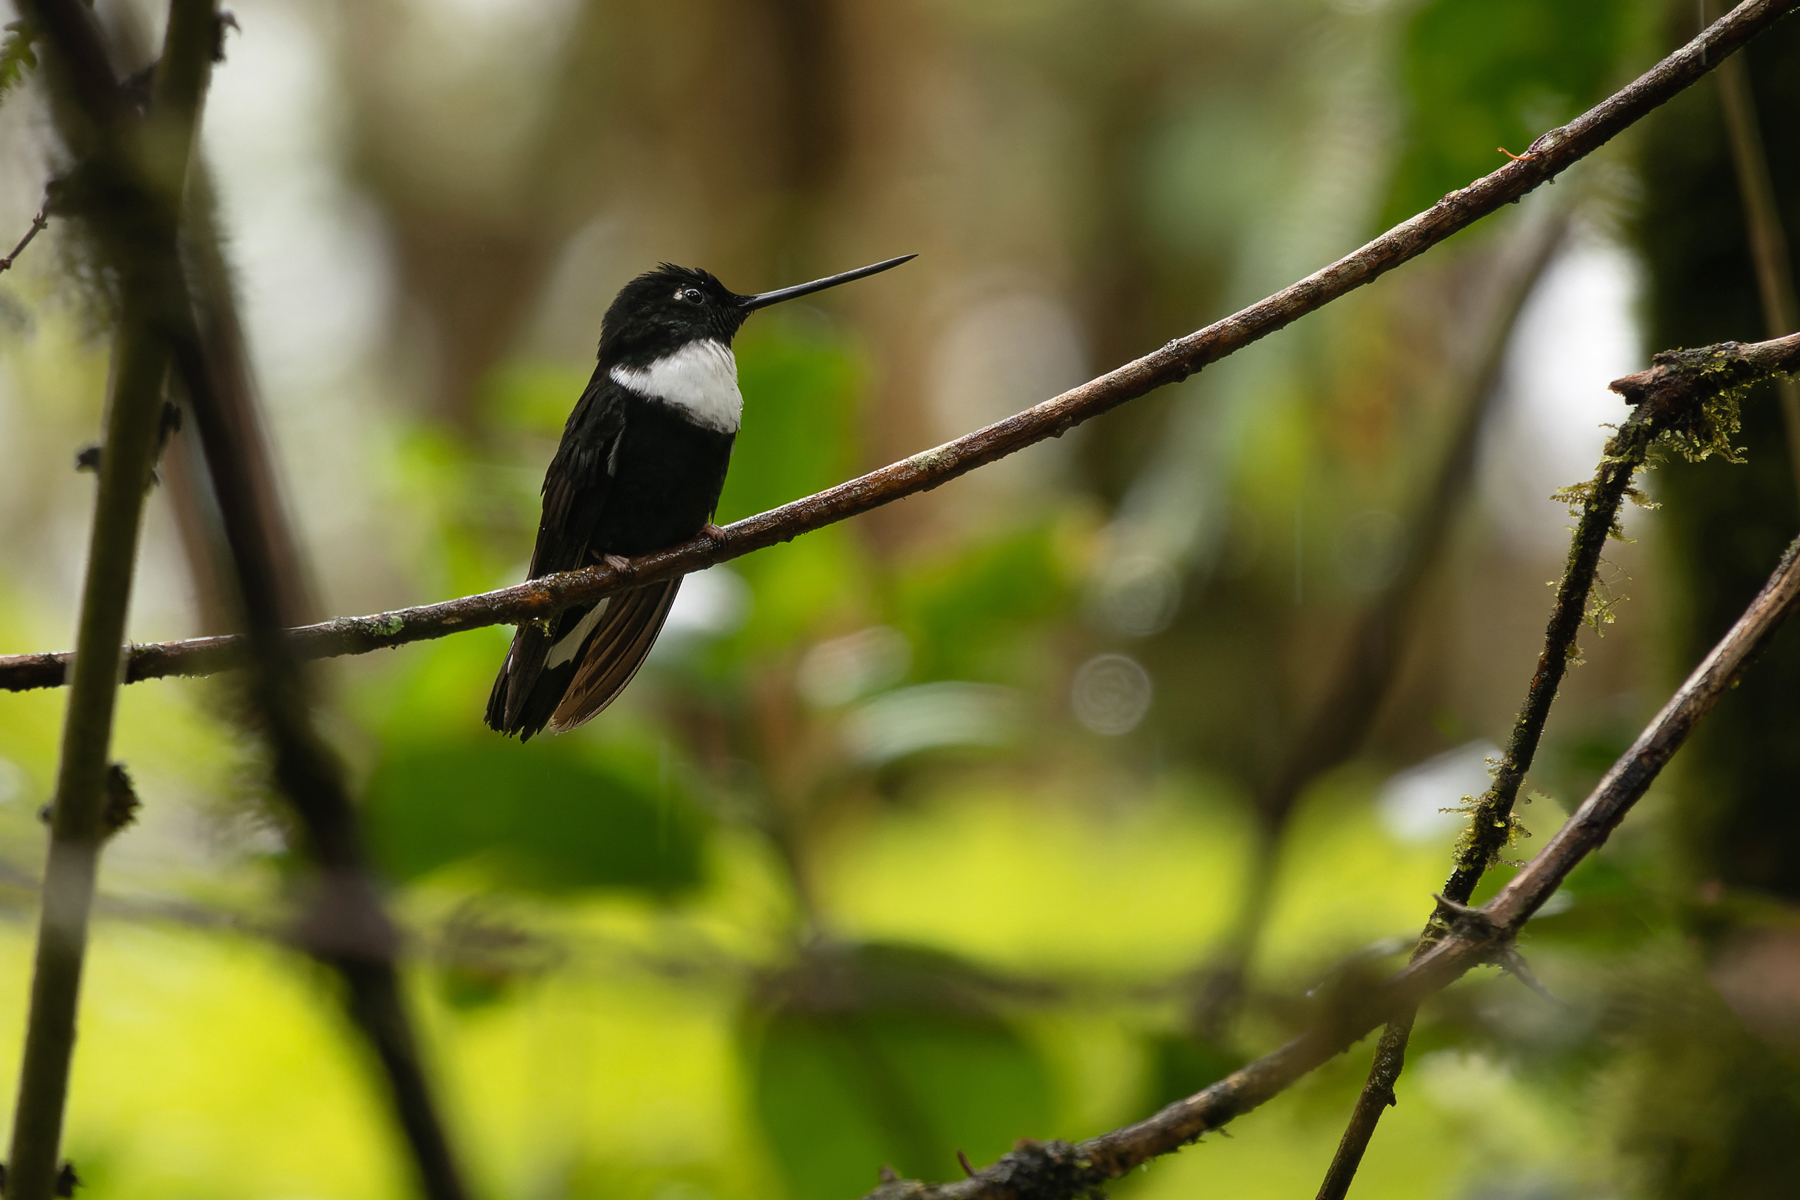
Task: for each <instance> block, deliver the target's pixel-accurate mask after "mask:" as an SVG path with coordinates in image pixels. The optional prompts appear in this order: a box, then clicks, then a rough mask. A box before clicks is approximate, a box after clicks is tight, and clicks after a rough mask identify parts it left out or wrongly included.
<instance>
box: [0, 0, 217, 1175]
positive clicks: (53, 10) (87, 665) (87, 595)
mask: <svg viewBox="0 0 1800 1200" xmlns="http://www.w3.org/2000/svg"><path fill="white" fill-rule="evenodd" d="M21 9H22V15H23V16H25V17H26V18H27V19H35V22H36V23H37V24H38V25H39V27H40V28H41V29H42V30H43V31H44V33H45V41H46V43H47V47H46V49H47V51H48V52H49V55H50V58H51V64H52V69H53V70H54V71H55V72H56V73H57V82H58V84H59V85H60V86H59V88H58V94H57V96H56V100H57V108H58V111H57V116H58V121H59V124H60V125H62V127H63V129H64V132H65V135H68V140H69V141H70V142H71V144H72V145H78V146H81V147H83V149H85V150H86V151H87V152H88V154H89V155H91V160H90V161H91V162H92V163H94V164H95V165H96V166H97V169H98V170H100V171H101V172H102V173H109V174H111V175H112V177H113V178H114V179H118V178H121V177H129V176H130V175H132V174H133V173H134V170H133V169H134V168H136V170H137V171H139V172H141V173H142V175H143V176H145V177H148V178H149V179H150V180H153V181H154V183H153V184H152V185H150V188H149V190H144V189H133V191H134V192H135V194H133V195H131V196H130V197H129V198H125V199H108V200H106V201H101V202H98V203H97V207H96V209H95V211H92V212H89V213H86V214H84V215H86V216H88V217H89V218H90V220H92V221H93V223H94V224H95V226H96V227H97V228H98V227H100V226H103V225H105V224H106V223H107V221H108V219H109V218H118V221H117V224H118V225H119V227H120V228H121V229H124V228H136V229H139V230H141V231H143V232H146V233H148V234H150V235H151V236H155V235H157V234H161V235H163V236H166V237H167V238H169V239H171V240H172V239H173V237H174V232H175V225H176V220H177V214H178V213H179V211H180V198H181V183H182V179H183V177H184V175H185V174H186V171H187V162H188V156H189V151H190V148H191V146H192V144H193V135H194V126H195V122H196V119H197V113H198V109H199V104H200V97H201V96H202V94H203V93H204V92H205V89H206V83H207V75H208V69H209V66H210V63H211V59H212V50H213V44H214V38H215V35H216V24H215V21H214V17H213V9H212V3H211V0H174V3H173V4H172V5H171V10H170V16H169V25H168V30H167V33H166V37H165V41H164V45H163V56H162V61H161V63H160V64H159V65H158V67H157V71H156V78H155V83H154V102H155V107H156V112H157V116H156V118H155V120H154V121H153V122H150V123H146V124H134V125H128V124H126V123H125V122H123V121H115V122H112V123H110V124H109V125H103V126H97V125H95V124H92V123H88V122H86V121H83V120H82V119H81V118H80V117H78V116H77V108H76V104H75V103H71V99H70V96H71V94H73V95H74V96H76V97H79V101H78V103H80V104H83V105H90V104H91V106H92V107H93V108H95V109H100V110H104V111H107V112H109V113H112V114H113V115H117V113H118V111H119V108H118V101H117V96H116V86H115V85H114V84H113V82H112V79H111V70H110V68H109V67H106V66H105V63H104V57H103V56H98V57H97V56H95V55H94V54H92V53H91V52H90V50H91V48H92V47H93V46H95V45H97V44H98V43H97V41H95V40H94V39H92V38H91V36H84V35H87V34H88V33H89V31H90V30H91V21H92V17H91V14H89V13H87V12H86V11H85V10H83V9H81V8H80V7H79V6H78V5H74V4H72V3H70V2H69V0H39V2H38V3H28V4H23V5H21ZM102 71H103V72H104V77H102V75H101V74H99V72H102ZM96 135H97V136H96ZM100 204H104V205H109V206H116V207H117V211H112V209H111V208H110V207H109V208H108V209H107V210H106V211H101V210H100V208H99V207H98V205H100ZM127 210H129V211H127ZM132 217H135V218H136V222H137V224H136V225H135V226H133V225H132V224H131V221H130V218H132ZM100 233H101V236H102V237H103V238H104V237H107V236H108V234H109V231H107V230H104V229H102V230H100ZM111 236H112V243H113V245H114V246H124V245H125V244H126V243H125V239H124V238H122V237H120V236H119V235H117V234H116V233H114V234H112V235H111ZM119 265H120V276H121V279H122V289H123V298H122V303H121V313H120V324H119V333H118V339H117V342H116V351H115V353H116V359H115V363H114V368H115V372H114V378H113V388H112V393H111V395H110V396H109V397H108V401H109V404H108V412H107V421H106V438H105V441H104V443H103V448H102V452H101V458H100V467H99V472H98V474H99V488H98V495H97V497H96V500H95V508H94V527H93V534H92V536H91V538H90V541H89V546H88V567H87V578H86V581H85V582H84V584H83V586H82V597H81V615H80V619H79V628H78V632H77V636H76V650H75V664H74V668H73V683H72V686H71V688H70V692H69V707H68V715H67V717H66V718H65V721H64V725H63V743H62V759H61V762H60V763H59V765H58V768H57V781H56V795H55V799H54V803H53V806H52V810H51V811H52V815H51V822H50V849H49V854H48V857H47V860H46V863H45V867H44V887H43V900H42V907H41V910H40V913H39V918H38V943H37V955H36V960H35V962H34V965H33V973H32V980H31V1006H30V1016H29V1018H28V1022H27V1025H26V1031H25V1049H24V1055H23V1062H22V1064H21V1066H20V1071H19V1094H18V1103H17V1107H16V1108H15V1110H14V1116H13V1136H12V1150H11V1164H10V1166H11V1169H10V1171H9V1173H8V1179H7V1195H8V1197H9V1200H50V1198H51V1195H52V1193H53V1192H54V1190H55V1187H56V1175H57V1168H58V1160H59V1158H60V1155H61V1148H62V1129H63V1116H64V1110H65V1107H66V1101H67V1099H68V1091H69V1064H70V1060H71V1058H72V1056H73V1054H74V1049H75V1024H76V1012H77V1008H78V1005H79V1003H80V997H81V972H82V965H83V961H84V959H85V956H86V952H87V934H88V920H89V916H90V914H91V913H92V910H93V902H94V881H95V877H96V875H97V873H98V869H99V858H100V844H101V841H102V840H103V837H104V834H103V829H102V821H103V811H104V807H105V803H106V774H107V767H108V755H109V751H110V748H111V744H112V728H113V714H114V710H115V707H116V702H117V692H118V688H119V682H120V678H121V673H122V672H121V665H122V664H121V658H122V655H123V653H124V642H125V621H126V617H127V614H128V611H129V608H130V604H131V582H132V574H133V571H134V569H135V565H136V560H137V545H138V534H139V530H140V528H141V526H142V524H143V513H144V496H145V493H146V491H147V490H148V488H149V486H150V471H151V466H152V459H153V457H154V455H155V448H156V440H157V430H158V426H159V424H160V421H161V415H162V390H163V380H164V378H165V377H166V376H167V374H168V368H169V349H168V345H167V343H166V342H165V341H164V339H163V337H162V336H161V332H162V330H161V326H162V323H163V319H164V318H165V316H166V310H167V305H168V302H169V296H170V294H171V292H170V287H169V283H170V280H169V278H168V275H167V273H166V271H164V270H159V269H158V267H157V265H156V264H155V262H154V259H153V257H152V256H151V255H148V254H145V253H143V252H142V250H141V248H140V249H139V250H138V252H136V253H121V254H120V255H119Z"/></svg>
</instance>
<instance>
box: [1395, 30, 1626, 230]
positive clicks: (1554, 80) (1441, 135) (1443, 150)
mask: <svg viewBox="0 0 1800 1200" xmlns="http://www.w3.org/2000/svg"><path fill="white" fill-rule="evenodd" d="M1638 7H1649V6H1634V5H1632V4H1630V3H1628V2H1627V0H1589V2H1588V3H1585V4H1571V3H1568V0H1432V2H1431V3H1428V4H1426V5H1425V6H1424V7H1422V8H1421V9H1420V10H1419V11H1418V12H1417V13H1416V14H1415V15H1414V16H1413V19H1412V24H1411V26H1410V27H1409V29H1408V30H1407V36H1406V47H1405V51H1404V55H1405V57H1404V63H1403V68H1402V69H1403V73H1404V78H1405V86H1406V99H1407V116H1406V129H1405V133H1404V135H1403V142H1404V145H1405V147H1406V148H1405V150H1404V152H1403V154H1402V157H1401V161H1400V166H1399V168H1398V170H1397V171H1396V172H1395V175H1394V183H1393V188H1392V191H1391V192H1390V194H1389V198H1388V204H1387V210H1386V212H1385V213H1384V214H1383V216H1382V219H1381V223H1382V224H1383V225H1390V224H1393V223H1394V222H1396V221H1401V220H1404V219H1405V218H1407V217H1409V216H1411V215H1412V214H1413V213H1416V212H1419V211H1420V210H1422V209H1426V208H1429V207H1431V205H1433V204H1435V203H1436V202H1437V201H1438V199H1439V198H1441V197H1442V196H1443V195H1444V194H1445V193H1446V192H1450V191H1454V190H1455V189H1457V188H1460V187H1462V186H1463V185H1464V184H1467V183H1469V182H1470V181H1471V180H1474V179H1478V178H1480V177H1481V176H1483V175H1486V174H1488V173H1489V172H1490V171H1493V170H1495V169H1496V168H1498V167H1500V166H1502V165H1504V164H1505V162H1506V159H1505V157H1504V156H1503V155H1502V154H1501V153H1500V152H1499V151H1498V150H1497V149H1496V147H1500V146H1504V147H1505V148H1506V149H1508V150H1510V151H1512V152H1513V153H1514V154H1523V153H1524V152H1525V148H1526V147H1527V146H1529V145H1530V144H1531V143H1532V141H1533V140H1535V139H1536V138H1537V136H1538V135H1539V134H1541V133H1543V132H1544V131H1545V130H1548V129H1551V128H1553V127H1555V126H1557V125H1560V124H1563V123H1565V122H1567V121H1568V120H1569V119H1570V118H1571V117H1574V116H1576V115H1577V114H1578V113H1580V112H1582V111H1583V110H1584V109H1586V108H1588V107H1590V106H1591V105H1593V104H1594V103H1595V102H1596V101H1597V100H1599V99H1600V98H1601V97H1602V96H1604V95H1605V94H1606V93H1607V92H1608V91H1609V90H1610V85H1611V84H1612V83H1614V82H1615V79H1614V75H1615V72H1616V70H1617V68H1618V66H1619V64H1620V62H1621V61H1622V59H1623V58H1624V56H1625V52H1626V50H1627V49H1628V48H1629V47H1630V45H1631V44H1632V42H1633V40H1634V35H1635V34H1636V33H1637V31H1638V26H1639V24H1640V21H1641V14H1638V13H1635V12H1634V9H1635V8H1638Z"/></svg>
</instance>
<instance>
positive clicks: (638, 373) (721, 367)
mask: <svg viewBox="0 0 1800 1200" xmlns="http://www.w3.org/2000/svg"><path fill="white" fill-rule="evenodd" d="M611 374H612V380H613V382H614V383H616V384H618V385H619V386H620V387H626V388H630V389H631V390H632V391H634V392H636V393H637V394H638V395H640V396H650V397H653V398H654V399H657V400H661V401H662V402H663V403H664V404H672V405H674V406H675V407H676V408H679V409H681V410H682V412H684V413H686V414H687V416H688V419H689V420H691V421H693V422H694V423H695V424H696V425H704V426H706V427H707V428H708V429H716V430H718V431H719V432H720V433H736V432H737V430H738V425H739V424H740V423H741V422H742V420H743V416H744V396H743V393H742V392H739V391H738V380H737V358H736V356H735V355H733V354H732V353H731V347H730V346H727V345H725V344H724V343H723V342H716V341H714V340H712V339H711V338H703V339H701V340H699V341H695V342H689V343H688V344H687V345H685V346H683V347H682V348H681V349H679V350H677V351H676V352H675V353H673V354H668V355H664V356H663V357H662V358H659V359H657V360H656V361H655V362H653V363H651V364H650V365H649V366H647V367H614V368H613V369H612V372H611Z"/></svg>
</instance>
